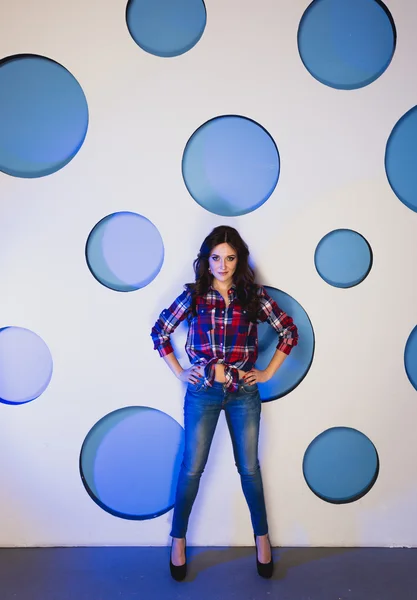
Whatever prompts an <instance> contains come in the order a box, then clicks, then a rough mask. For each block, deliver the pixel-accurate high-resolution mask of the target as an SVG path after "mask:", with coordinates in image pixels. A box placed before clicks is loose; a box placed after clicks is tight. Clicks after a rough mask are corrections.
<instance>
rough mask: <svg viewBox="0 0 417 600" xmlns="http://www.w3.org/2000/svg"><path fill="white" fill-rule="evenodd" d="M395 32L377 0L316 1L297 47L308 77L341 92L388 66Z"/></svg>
mask: <svg viewBox="0 0 417 600" xmlns="http://www.w3.org/2000/svg"><path fill="white" fill-rule="evenodd" d="M395 44H396V30H395V25H394V21H393V19H392V16H391V14H390V12H389V10H388V8H387V7H386V6H385V5H384V4H383V3H382V2H380V0H377V1H376V0H349V1H348V2H347V1H346V0H314V1H313V2H312V3H311V4H310V5H309V6H308V8H307V9H306V11H305V12H304V14H303V16H302V19H301V21H300V26H299V29H298V49H299V52H300V56H301V60H302V61H303V63H304V66H305V67H306V69H307V70H308V71H309V73H310V74H311V75H312V76H313V77H315V79H317V80H318V81H320V82H321V83H324V84H325V85H328V86H330V87H333V88H336V89H340V90H353V89H357V88H361V87H364V86H366V85H368V84H370V83H372V82H373V81H375V80H376V79H378V77H380V75H382V73H383V72H384V71H385V70H386V69H387V67H388V65H389V64H390V62H391V60H392V57H393V54H394V51H395Z"/></svg>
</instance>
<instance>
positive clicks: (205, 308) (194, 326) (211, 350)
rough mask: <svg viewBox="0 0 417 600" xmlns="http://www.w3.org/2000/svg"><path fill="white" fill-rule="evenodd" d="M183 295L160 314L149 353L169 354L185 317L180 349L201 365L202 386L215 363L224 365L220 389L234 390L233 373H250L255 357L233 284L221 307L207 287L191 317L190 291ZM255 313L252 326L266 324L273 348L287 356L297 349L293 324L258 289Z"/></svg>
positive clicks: (254, 341) (254, 337) (252, 335)
mask: <svg viewBox="0 0 417 600" xmlns="http://www.w3.org/2000/svg"><path fill="white" fill-rule="evenodd" d="M185 288H186V289H185V291H184V292H183V293H182V294H181V295H180V296H178V298H177V299H176V300H175V301H174V302H173V303H172V304H171V306H170V307H169V308H167V309H165V310H163V311H162V312H161V314H160V315H159V318H158V320H157V321H156V323H155V325H154V326H153V327H152V331H151V336H152V339H153V342H154V349H155V350H158V352H159V354H160V356H166V355H167V354H170V353H171V352H173V348H172V345H171V341H170V336H171V334H172V332H173V331H174V330H175V329H176V327H177V326H178V325H179V323H181V321H183V320H184V319H185V318H187V319H188V324H189V328H188V336H187V341H186V344H185V350H186V352H187V354H188V357H189V359H190V362H191V363H192V364H193V365H202V366H204V383H205V384H206V385H209V386H211V385H212V383H213V381H214V376H215V364H216V363H221V364H223V365H224V370H225V376H226V387H227V388H228V390H229V391H231V392H234V391H237V389H238V382H239V373H238V369H241V370H243V371H250V369H251V368H252V367H253V366H254V365H255V362H256V359H257V358H258V327H257V324H256V323H253V322H251V321H249V319H248V316H247V314H246V310H244V309H242V305H241V303H240V302H239V299H238V298H237V295H236V288H235V286H234V285H233V286H232V288H231V289H230V290H229V291H228V294H229V298H230V304H229V306H228V307H227V308H226V304H225V301H224V299H223V297H222V296H221V294H220V293H219V292H218V291H217V290H215V289H214V288H213V287H210V289H209V291H208V292H207V294H205V295H204V296H197V305H196V311H197V315H196V316H193V315H192V313H191V310H190V308H191V291H190V290H189V289H188V288H187V286H185ZM258 295H259V297H260V309H259V313H258V322H261V323H263V322H265V321H267V322H268V323H269V324H270V325H271V326H272V327H273V328H274V329H275V331H276V332H277V333H278V337H279V339H278V344H277V349H278V350H281V351H282V352H284V353H285V354H289V353H290V352H291V350H292V348H293V347H294V346H296V345H297V341H298V333H297V327H296V326H295V325H294V323H293V320H292V318H291V317H289V316H288V315H287V314H286V313H285V312H283V311H282V310H281V309H280V308H279V306H278V305H277V303H276V302H275V300H273V299H272V298H271V297H270V296H269V295H268V294H267V292H266V291H265V289H264V288H263V287H262V286H259V287H258Z"/></svg>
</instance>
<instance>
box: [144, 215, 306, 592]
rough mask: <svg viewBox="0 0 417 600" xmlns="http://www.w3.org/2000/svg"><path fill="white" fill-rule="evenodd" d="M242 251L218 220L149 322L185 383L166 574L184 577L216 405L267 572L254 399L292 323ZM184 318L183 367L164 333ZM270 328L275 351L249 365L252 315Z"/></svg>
mask: <svg viewBox="0 0 417 600" xmlns="http://www.w3.org/2000/svg"><path fill="white" fill-rule="evenodd" d="M248 258H249V250H248V247H247V245H246V244H245V242H244V241H243V240H242V238H241V237H240V235H239V233H238V232H237V231H236V229H233V227H228V226H224V225H222V226H220V227H216V228H215V229H213V231H212V232H211V233H210V234H209V235H208V236H207V237H206V239H205V240H204V242H203V244H202V246H201V248H200V252H199V254H198V257H197V259H196V260H195V261H194V271H195V276H196V279H195V283H193V284H187V285H186V286H185V291H184V292H183V293H182V294H181V295H180V296H178V298H177V299H176V300H175V301H174V302H173V304H172V305H171V306H170V307H169V308H168V309H166V310H164V311H162V313H161V314H160V316H159V318H158V320H157V322H156V323H155V325H154V327H153V328H152V333H151V335H152V338H153V341H154V347H155V349H157V350H158V351H159V354H160V355H161V356H162V357H163V358H164V360H165V362H166V363H167V364H168V366H169V368H170V369H171V371H173V373H174V374H175V375H176V376H177V377H178V378H179V379H180V380H181V381H184V382H186V383H187V384H188V385H187V392H186V395H185V402H184V430H185V447H184V457H183V462H182V465H181V470H180V473H179V477H178V484H177V493H176V500H175V508H174V516H173V522H172V529H171V536H172V546H171V557H170V570H171V575H172V577H173V578H174V579H176V580H177V581H180V580H182V579H184V577H185V576H186V570H187V565H186V553H185V547H186V543H185V535H186V531H187V527H188V519H189V516H190V513H191V509H192V506H193V503H194V500H195V497H196V495H197V491H198V487H199V482H200V477H201V474H202V473H203V471H204V467H205V465H206V462H207V458H208V454H209V450H210V445H211V441H212V439H213V435H214V431H215V428H216V425H217V421H218V418H219V415H220V412H221V410H222V409H224V411H225V415H226V420H227V425H228V428H229V432H230V435H231V439H232V445H233V452H234V457H235V461H236V466H237V468H238V471H239V474H240V478H241V484H242V488H243V493H244V495H245V498H246V501H247V504H248V507H249V510H250V514H251V520H252V526H253V530H254V536H255V544H256V549H257V551H256V563H257V569H258V573H259V575H261V576H262V577H267V578H268V577H271V575H272V571H273V560H272V553H271V545H270V542H269V537H268V523H267V516H266V509H265V500H264V493H263V486H262V478H261V472H260V468H259V462H258V436H259V423H260V413H261V399H260V396H259V391H258V386H257V384H258V383H263V382H265V381H268V380H269V379H270V378H271V377H272V376H273V374H274V373H275V372H276V370H277V369H278V368H279V367H280V366H281V364H282V363H283V361H284V359H285V358H286V357H287V355H288V354H289V353H290V351H291V349H292V348H293V347H294V346H295V345H296V344H297V340H298V336H297V328H296V326H295V325H294V323H293V321H292V319H291V317H289V316H288V315H287V314H285V313H284V312H283V311H282V310H281V309H280V308H279V307H278V305H277V304H276V302H275V301H274V300H273V299H272V298H271V297H270V296H269V295H268V294H267V293H266V291H265V289H264V288H263V287H261V286H258V285H256V284H255V282H254V273H253V270H252V269H251V267H250V266H249V264H248ZM186 318H187V320H188V325H189V329H188V336H187V341H186V351H187V354H188V356H189V359H190V362H191V364H192V366H191V367H190V368H188V369H183V368H182V367H181V365H180V364H179V362H178V360H177V359H176V357H175V355H174V353H173V349H172V346H171V343H170V335H171V334H172V332H173V331H174V330H175V328H176V327H177V326H178V324H179V323H180V322H181V321H183V320H184V319H186ZM264 321H267V322H268V323H269V324H270V325H272V327H273V328H274V329H275V330H276V331H277V333H278V336H279V341H278V345H277V350H276V352H275V354H274V356H273V357H272V359H271V361H270V363H269V365H268V367H267V368H266V369H265V370H263V371H261V370H258V369H256V368H255V362H256V359H257V355H258V339H257V322H264Z"/></svg>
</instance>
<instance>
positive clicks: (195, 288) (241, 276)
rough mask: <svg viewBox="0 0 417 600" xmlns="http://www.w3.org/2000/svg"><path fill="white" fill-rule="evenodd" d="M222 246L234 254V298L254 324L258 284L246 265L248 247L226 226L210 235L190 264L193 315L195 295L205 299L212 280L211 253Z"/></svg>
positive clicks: (256, 310) (257, 304)
mask: <svg viewBox="0 0 417 600" xmlns="http://www.w3.org/2000/svg"><path fill="white" fill-rule="evenodd" d="M224 243H226V244H229V245H230V246H232V248H233V249H234V250H235V252H236V254H237V267H236V271H235V272H234V275H233V283H234V284H235V285H236V294H237V297H238V299H239V301H240V303H241V304H242V307H243V308H244V309H245V310H247V312H248V317H249V319H250V320H251V321H254V322H256V320H257V314H258V311H259V297H258V293H257V290H258V285H257V284H256V283H255V273H254V271H253V269H252V267H251V266H250V265H249V248H248V246H247V244H246V243H245V242H244V241H243V239H242V238H241V236H240V234H239V233H238V231H237V230H236V229H234V228H233V227H229V226H228V225H219V226H218V227H215V228H214V229H213V231H212V232H211V233H209V235H208V236H207V237H206V238H205V240H204V241H203V243H202V244H201V248H200V252H199V253H198V256H197V258H196V259H195V261H194V263H193V266H194V273H195V283H189V284H188V288H189V289H190V291H191V292H192V304H191V310H192V314H193V315H195V314H196V300H197V296H204V294H206V293H207V292H208V290H209V287H210V285H211V283H212V280H213V276H212V275H211V274H210V273H209V257H210V254H211V251H212V250H213V248H215V247H216V246H218V245H219V244H224Z"/></svg>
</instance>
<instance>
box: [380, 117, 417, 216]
mask: <svg viewBox="0 0 417 600" xmlns="http://www.w3.org/2000/svg"><path fill="white" fill-rule="evenodd" d="M385 170H386V173H387V177H388V181H389V184H390V186H391V187H392V189H393V191H394V193H395V194H396V196H397V197H398V198H399V199H400V200H401V202H402V203H403V204H405V205H406V206H407V207H408V208H411V210H413V211H414V212H417V106H414V107H413V108H412V109H411V110H409V111H408V112H407V113H405V115H403V116H402V117H401V119H400V120H399V121H398V122H397V123H396V125H395V126H394V128H393V130H392V132H391V135H390V136H389V138H388V142H387V147H386V151H385Z"/></svg>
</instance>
